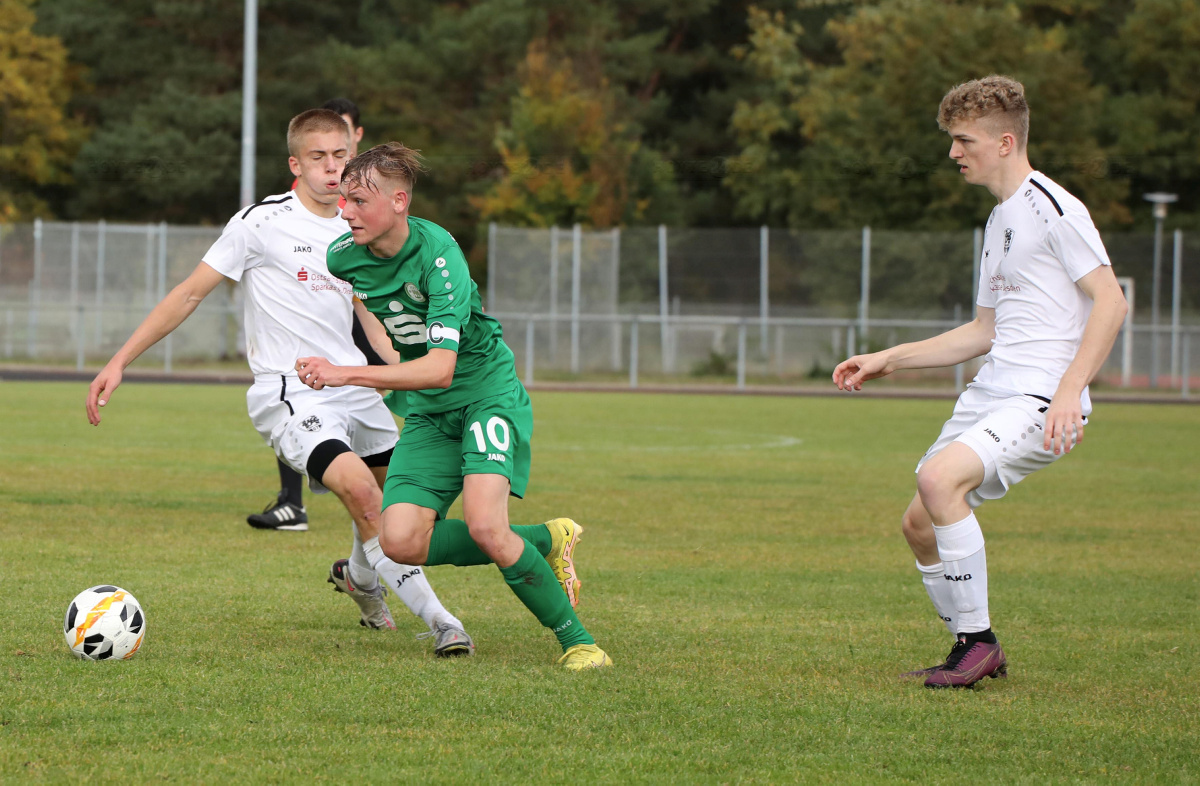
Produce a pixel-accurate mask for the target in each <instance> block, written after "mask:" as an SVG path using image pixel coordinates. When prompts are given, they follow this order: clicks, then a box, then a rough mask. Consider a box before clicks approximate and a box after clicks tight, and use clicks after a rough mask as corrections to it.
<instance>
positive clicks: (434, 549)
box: [425, 519, 550, 568]
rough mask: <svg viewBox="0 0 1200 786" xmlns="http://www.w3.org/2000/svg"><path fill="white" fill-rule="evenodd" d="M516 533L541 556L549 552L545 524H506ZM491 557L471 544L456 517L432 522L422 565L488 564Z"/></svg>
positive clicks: (469, 538)
mask: <svg viewBox="0 0 1200 786" xmlns="http://www.w3.org/2000/svg"><path fill="white" fill-rule="evenodd" d="M509 529H511V530H512V531H513V532H515V533H517V536H518V537H521V538H524V539H525V540H527V541H528V542H529V543H530V544H532V546H533V547H534V548H535V549H537V552H538V553H539V554H541V555H542V557H543V558H544V557H545V556H546V555H547V554H549V553H550V528H549V527H547V526H546V525H545V524H519V525H517V526H515V527H510V528H509ZM491 562H492V560H491V559H490V558H489V557H488V555H486V554H484V553H483V551H482V550H481V549H480V548H479V546H477V545H476V544H475V541H474V540H472V538H471V533H470V531H469V530H468V529H467V522H465V521H462V520H460V519H443V520H442V521H438V522H436V523H435V524H434V525H433V534H432V535H430V536H429V556H428V557H426V558H425V564H426V565H457V566H459V567H460V568H461V567H466V566H468V565H490V564H491Z"/></svg>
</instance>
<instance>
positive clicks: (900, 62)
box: [726, 0, 1129, 229]
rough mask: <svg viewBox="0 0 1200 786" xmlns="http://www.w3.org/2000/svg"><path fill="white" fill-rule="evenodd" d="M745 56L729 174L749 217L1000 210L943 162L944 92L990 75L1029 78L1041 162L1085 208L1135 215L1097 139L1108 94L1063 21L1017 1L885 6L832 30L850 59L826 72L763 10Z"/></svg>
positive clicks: (971, 215) (880, 217)
mask: <svg viewBox="0 0 1200 786" xmlns="http://www.w3.org/2000/svg"><path fill="white" fill-rule="evenodd" d="M750 27H751V35H750V39H749V43H748V45H747V46H746V47H745V49H743V50H740V54H741V56H742V57H743V59H744V60H745V62H746V65H747V68H748V70H749V72H750V73H751V74H753V75H754V76H755V77H756V78H758V79H759V80H760V81H761V84H762V87H761V89H760V92H759V95H758V96H756V97H755V98H754V99H752V100H746V101H742V102H739V104H738V106H737V108H736V110H735V112H734V114H733V118H732V126H733V129H734V132H735V134H736V136H737V138H738V140H739V147H740V151H739V153H738V154H737V155H736V156H735V157H734V159H733V160H732V162H731V172H730V174H729V176H728V177H727V179H726V182H727V183H728V185H729V187H730V189H731V190H732V191H733V193H734V194H735V195H736V196H737V198H738V205H739V207H740V208H741V210H742V211H743V212H744V213H746V214H747V215H751V216H754V217H755V218H758V219H760V220H766V221H784V222H786V223H788V224H791V225H794V226H817V227H821V226H828V227H836V226H859V225H862V224H870V225H873V226H877V227H919V228H927V229H938V228H951V227H956V226H972V225H976V224H978V222H980V221H981V220H982V219H983V218H984V217H985V216H986V215H987V211H988V210H989V209H990V206H991V205H992V204H993V202H992V198H991V196H990V195H989V194H987V193H986V192H984V190H983V189H972V188H967V187H965V186H964V185H963V184H962V182H961V178H959V177H958V176H957V174H956V173H955V172H954V171H953V169H952V167H951V166H950V165H949V164H948V163H945V156H946V153H947V152H948V149H949V142H948V140H947V138H946V136H945V135H944V134H943V133H942V132H941V131H940V130H939V129H938V128H937V124H936V112H937V107H938V104H939V102H940V100H941V97H942V96H943V95H944V93H945V92H946V90H947V89H948V88H949V87H951V86H953V85H954V84H957V83H960V82H963V81H965V80H967V79H971V78H974V77H978V76H983V75H985V74H988V73H996V72H999V73H1008V74H1010V75H1012V76H1014V77H1016V78H1018V79H1020V80H1021V81H1022V82H1024V83H1025V86H1026V89H1027V93H1028V96H1029V100H1030V105H1031V108H1032V115H1033V119H1032V132H1031V137H1032V138H1031V140H1030V149H1029V152H1030V160H1031V162H1032V163H1033V165H1034V166H1035V167H1038V168H1040V169H1042V170H1043V171H1045V172H1046V173H1047V174H1049V175H1050V176H1051V177H1054V178H1055V179H1058V180H1060V181H1061V182H1063V183H1064V185H1066V186H1067V187H1068V188H1070V189H1072V190H1073V191H1074V192H1075V193H1077V194H1079V196H1080V197H1081V198H1082V199H1084V201H1085V202H1087V204H1088V205H1089V207H1090V209H1091V210H1092V213H1093V215H1094V216H1096V218H1097V221H1098V222H1099V223H1101V224H1110V225H1111V224H1116V223H1123V222H1127V221H1128V220H1129V212H1128V208H1127V205H1126V197H1127V195H1128V184H1127V182H1126V181H1125V180H1124V179H1123V178H1120V177H1112V176H1111V175H1110V173H1109V170H1108V163H1109V162H1108V157H1107V151H1106V150H1105V148H1104V147H1103V146H1102V145H1101V143H1100V142H1099V141H1098V138H1097V127H1098V125H1099V123H1100V114H1101V113H1100V107H1101V103H1102V100H1103V98H1104V91H1103V89H1102V88H1099V87H1096V86H1094V85H1093V84H1092V83H1091V80H1090V77H1089V74H1088V72H1087V70H1086V68H1085V67H1084V64H1083V62H1082V58H1081V56H1080V55H1079V53H1078V52H1077V51H1075V50H1073V49H1072V48H1071V47H1069V46H1068V45H1067V35H1066V31H1065V28H1064V26H1063V25H1061V24H1057V23H1055V24H1053V25H1051V26H1049V27H1047V28H1041V27H1039V26H1037V25H1036V24H1033V23H1031V22H1029V21H1027V20H1026V19H1025V18H1023V16H1022V10H1021V9H1020V8H1018V7H1017V6H1014V5H1002V4H998V3H985V4H978V3H966V2H942V1H941V0H885V1H884V2H880V3H873V4H869V5H866V4H864V5H862V6H861V7H858V8H855V9H854V10H853V11H852V12H851V13H849V14H848V15H846V16H845V17H844V18H840V19H839V18H834V19H831V20H830V21H829V22H828V25H827V29H828V31H829V33H830V34H831V35H832V36H833V39H834V40H835V42H836V45H837V49H838V53H839V59H838V61H837V62H833V63H818V62H815V61H814V60H813V59H812V58H810V57H808V56H807V55H806V53H805V52H804V51H803V50H802V48H801V46H800V41H801V38H802V36H803V35H804V31H803V30H802V29H801V28H800V26H799V25H797V24H796V23H795V22H792V21H790V20H789V19H788V18H786V17H785V16H784V15H782V14H767V13H765V12H762V11H754V12H752V14H751V16H750Z"/></svg>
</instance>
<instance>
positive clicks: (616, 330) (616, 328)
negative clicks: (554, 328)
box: [612, 227, 621, 371]
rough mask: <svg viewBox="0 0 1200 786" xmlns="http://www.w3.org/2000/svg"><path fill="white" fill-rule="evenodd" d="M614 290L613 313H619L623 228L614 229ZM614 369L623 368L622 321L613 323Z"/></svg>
mask: <svg viewBox="0 0 1200 786" xmlns="http://www.w3.org/2000/svg"><path fill="white" fill-rule="evenodd" d="M612 291H613V314H614V315H615V314H617V313H618V308H619V306H620V302H621V228H620V227H613V230H612ZM612 370H613V371H620V370H621V321H620V320H613V323H612Z"/></svg>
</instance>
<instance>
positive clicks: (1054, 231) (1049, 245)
mask: <svg viewBox="0 0 1200 786" xmlns="http://www.w3.org/2000/svg"><path fill="white" fill-rule="evenodd" d="M938 125H939V126H941V128H942V129H943V130H945V131H946V132H947V133H949V134H950V137H951V139H952V140H953V141H952V143H951V146H950V157H951V158H952V159H953V160H954V162H955V163H956V164H957V165H958V166H959V171H960V172H961V173H962V174H963V176H964V179H965V180H966V181H967V182H968V183H972V184H975V185H981V186H984V187H985V188H987V189H988V190H989V191H990V192H991V193H992V195H993V196H995V197H996V201H997V202H998V203H999V204H998V205H997V206H996V208H995V209H994V210H993V211H992V214H991V217H990V218H988V223H987V230H986V233H985V236H984V244H983V258H982V259H981V260H980V281H979V292H978V296H977V299H976V305H977V306H978V312H977V316H976V318H975V319H974V320H973V321H972V322H969V323H968V324H966V325H963V326H961V327H958V328H955V329H954V330H951V331H949V332H947V333H943V334H941V335H940V336H935V337H934V338H931V339H927V340H925V341H918V342H915V343H912V344H901V345H899V346H896V347H892V348H891V349H886V350H884V351H882V352H875V353H873V354H869V355H856V356H855V357H852V358H850V359H848V360H845V361H843V362H842V363H840V364H839V365H838V367H837V368H836V369H834V372H833V380H834V382H835V383H837V386H838V387H839V388H841V389H842V390H859V389H861V387H862V383H863V382H865V381H867V380H870V379H875V378H877V377H882V376H884V375H886V374H890V373H892V372H893V371H896V370H897V369H902V368H931V367H937V366H952V365H955V364H957V363H961V362H963V361H965V360H969V359H970V358H974V357H979V356H980V355H984V354H985V353H986V355H987V358H986V361H985V362H984V364H983V367H982V368H981V369H980V371H979V374H978V375H977V376H976V377H975V379H974V381H972V382H971V384H970V385H968V386H967V389H966V391H964V392H963V394H962V395H961V396H959V399H958V403H957V404H956V405H955V407H954V414H953V415H952V417H951V418H950V420H948V421H947V422H946V425H945V426H944V427H943V429H942V433H941V435H940V436H939V437H938V438H937V440H936V441H935V442H934V443H933V446H932V447H931V448H930V449H929V451H928V452H927V453H926V454H925V456H924V458H922V459H921V461H920V462H919V463H918V464H917V494H916V496H914V497H913V500H912V502H911V503H910V504H909V506H908V509H907V510H906V511H905V513H904V519H903V532H904V537H905V539H906V540H907V541H908V545H909V548H911V549H912V552H913V554H914V555H915V556H916V558H917V569H918V571H919V572H920V574H921V577H922V581H923V583H924V585H925V589H926V592H927V593H928V595H929V598H930V600H931V601H933V606H934V609H935V610H936V611H937V613H938V616H940V617H941V618H942V620H943V621H944V622H945V623H946V627H947V628H949V629H950V632H951V633H952V634H954V635H955V639H956V640H955V643H954V646H953V648H952V649H951V651H950V655H949V656H948V657H947V658H946V661H945V662H944V663H941V664H939V665H937V666H933V667H930V668H928V669H921V670H919V671H915V672H909V675H911V676H923V677H925V685H926V686H927V687H931V688H940V687H969V686H970V685H972V684H974V683H975V682H977V681H979V680H980V679H982V678H984V677H998V676H1004V675H1005V674H1006V673H1007V669H1008V662H1007V660H1006V658H1005V655H1004V650H1003V649H1001V647H1000V644H999V643H998V642H997V641H996V637H995V635H994V634H993V633H992V630H991V618H990V615H989V612H988V592H987V586H988V578H987V559H986V557H985V554H984V543H983V531H982V530H981V529H980V527H979V522H978V521H977V520H976V519H975V513H974V511H975V508H977V507H978V506H979V505H980V504H981V503H982V502H983V501H984V500H988V499H999V498H1000V497H1002V496H1004V494H1005V493H1006V492H1007V491H1008V489H1009V487H1010V486H1012V485H1013V484H1014V483H1019V482H1020V481H1021V480H1022V479H1023V478H1025V477H1026V476H1027V475H1029V474H1031V473H1032V472H1034V471H1036V470H1038V469H1040V468H1042V467H1045V466H1048V465H1049V464H1051V463H1053V462H1054V461H1056V460H1057V459H1058V458H1059V457H1060V456H1061V455H1062V454H1064V453H1067V452H1070V450H1071V448H1072V447H1073V446H1074V445H1076V444H1078V443H1079V441H1081V440H1082V439H1083V428H1084V424H1085V423H1086V422H1087V416H1088V415H1089V414H1091V411H1092V403H1091V399H1090V397H1089V396H1088V383H1089V382H1091V380H1092V378H1093V377H1094V376H1095V375H1096V373H1097V372H1098V371H1099V370H1100V367H1101V365H1102V364H1103V363H1104V360H1105V358H1107V357H1108V353H1109V352H1110V351H1111V350H1112V345H1113V342H1114V341H1115V339H1116V336H1117V332H1118V330H1120V327H1121V323H1122V321H1123V320H1124V318H1125V312H1126V309H1127V306H1126V303H1125V297H1124V295H1123V293H1122V292H1121V287H1120V285H1119V284H1118V283H1117V279H1116V276H1114V275H1113V272H1112V266H1111V265H1110V263H1109V260H1108V254H1107V253H1105V251H1104V244H1103V243H1101V241H1100V235H1099V233H1098V232H1097V231H1096V227H1095V225H1094V224H1093V223H1092V219H1091V216H1089V215H1088V211H1087V208H1086V207H1084V205H1083V203H1082V202H1080V201H1079V200H1078V199H1076V198H1075V197H1073V196H1071V195H1070V194H1069V193H1068V192H1067V191H1066V190H1065V189H1064V188H1062V186H1059V185H1058V184H1057V183H1055V182H1054V181H1052V180H1050V178H1048V177H1046V176H1045V175H1044V174H1042V173H1041V172H1037V171H1034V169H1033V167H1032V166H1030V164H1029V158H1028V155H1027V152H1026V144H1027V141H1028V136H1029V107H1028V105H1027V103H1026V101H1025V89H1024V87H1023V86H1022V85H1021V83H1019V82H1017V81H1015V80H1013V79H1010V78H1008V77H1002V76H989V77H985V78H983V79H979V80H975V81H972V82H967V83H965V84H962V85H959V86H958V87H955V88H954V89H953V90H951V91H950V92H949V93H947V94H946V96H945V97H944V98H943V99H942V104H941V108H940V109H939V112H938Z"/></svg>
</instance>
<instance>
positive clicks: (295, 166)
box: [288, 156, 300, 177]
mask: <svg viewBox="0 0 1200 786" xmlns="http://www.w3.org/2000/svg"><path fill="white" fill-rule="evenodd" d="M288 169H290V170H291V171H292V174H293V175H295V176H296V177H300V161H299V160H297V158H296V157H295V156H288Z"/></svg>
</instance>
